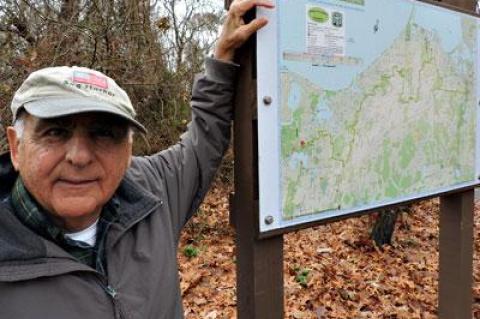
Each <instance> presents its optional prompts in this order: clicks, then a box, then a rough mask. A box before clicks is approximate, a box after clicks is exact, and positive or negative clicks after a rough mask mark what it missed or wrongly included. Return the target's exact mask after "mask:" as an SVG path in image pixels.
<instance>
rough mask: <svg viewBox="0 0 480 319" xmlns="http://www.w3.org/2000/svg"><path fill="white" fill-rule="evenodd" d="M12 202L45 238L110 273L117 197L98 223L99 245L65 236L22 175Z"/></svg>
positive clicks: (15, 186) (30, 226)
mask: <svg viewBox="0 0 480 319" xmlns="http://www.w3.org/2000/svg"><path fill="white" fill-rule="evenodd" d="M11 202H12V206H13V209H14V212H15V214H16V216H17V217H18V219H20V221H21V222H22V223H23V224H24V225H26V226H27V227H28V228H30V229H31V230H33V231H34V232H35V233H37V234H38V235H40V236H42V237H43V238H45V239H47V240H50V241H53V242H54V243H56V244H57V245H59V246H60V247H62V248H63V249H65V250H66V251H67V252H68V253H70V254H71V255H72V256H73V257H75V258H76V259H77V260H78V261H80V262H81V263H83V264H86V265H88V266H90V267H92V268H94V269H95V270H97V271H98V272H100V273H102V274H106V260H105V242H106V237H107V236H106V235H107V232H108V229H109V228H110V225H111V224H112V223H113V222H115V221H116V220H117V217H118V206H119V201H118V199H116V198H115V197H113V198H112V199H111V200H110V201H109V202H108V203H107V204H106V205H105V206H104V208H103V210H102V213H101V215H100V218H99V221H98V224H97V236H96V243H95V246H93V247H92V246H90V245H88V244H86V243H84V242H81V241H76V240H73V239H70V238H67V237H65V232H64V231H63V230H62V229H61V228H59V227H57V226H56V225H55V224H54V223H53V221H52V219H51V218H50V217H49V215H48V213H47V212H46V211H45V210H44V209H43V208H42V207H41V206H40V205H38V204H37V202H36V201H35V199H34V198H33V197H32V196H31V195H30V193H29V192H28V190H27V189H26V188H25V185H24V183H23V180H22V178H21V177H20V176H19V177H18V178H17V180H16V182H15V185H14V186H13V189H12V193H11Z"/></svg>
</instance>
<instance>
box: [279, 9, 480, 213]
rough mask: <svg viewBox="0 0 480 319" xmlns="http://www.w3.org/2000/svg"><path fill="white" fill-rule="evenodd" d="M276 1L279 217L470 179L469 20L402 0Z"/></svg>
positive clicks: (472, 73) (472, 42) (472, 36)
mask: <svg viewBox="0 0 480 319" xmlns="http://www.w3.org/2000/svg"><path fill="white" fill-rule="evenodd" d="M277 8H278V13H277V14H278V19H279V20H278V21H281V24H279V34H280V35H281V36H279V38H278V39H279V40H278V41H279V42H278V44H279V51H278V55H279V56H278V63H279V65H278V68H279V78H278V81H279V83H278V87H279V96H278V98H279V100H280V101H279V105H278V107H279V117H278V126H279V127H278V134H279V136H280V138H279V140H280V142H279V143H280V145H279V152H280V157H279V168H278V169H279V170H280V173H279V178H280V181H279V185H280V187H279V192H280V196H279V198H280V201H281V202H280V209H281V212H282V213H281V214H282V218H283V219H285V220H290V219H295V218H297V217H299V216H303V215H312V214H321V213H323V212H331V211H349V210H356V209H361V208H363V207H369V206H372V205H373V206H375V205H378V206H381V205H382V204H383V203H387V202H391V201H401V200H402V199H406V198H415V197H421V196H425V195H426V194H431V193H435V192H438V191H441V190H445V189H449V188H455V187H458V186H460V185H465V184H468V183H472V182H474V181H475V180H476V174H477V173H476V136H477V131H476V128H477V85H478V84H477V79H476V77H477V75H476V74H477V72H476V68H477V65H476V58H477V56H478V52H477V33H478V26H477V21H476V19H474V18H473V17H470V16H467V15H464V14H459V13H455V12H450V11H447V10H445V9H439V8H436V7H434V6H431V5H426V4H421V3H419V2H413V1H408V0H397V1H392V0H390V1H385V0H332V1H328V0H326V1H305V0H283V1H278V4H277Z"/></svg>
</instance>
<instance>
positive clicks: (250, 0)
mask: <svg viewBox="0 0 480 319" xmlns="http://www.w3.org/2000/svg"><path fill="white" fill-rule="evenodd" d="M256 6H257V7H265V8H273V7H274V4H273V2H272V1H270V0H235V1H234V2H233V3H232V5H231V6H230V11H232V13H234V14H235V15H238V16H243V15H244V14H245V13H246V12H247V11H248V10H250V9H252V8H253V7H256Z"/></svg>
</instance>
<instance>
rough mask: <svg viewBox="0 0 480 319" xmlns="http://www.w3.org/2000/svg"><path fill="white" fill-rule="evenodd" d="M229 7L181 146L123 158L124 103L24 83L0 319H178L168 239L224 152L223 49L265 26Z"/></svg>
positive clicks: (227, 115)
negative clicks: (247, 22)
mask: <svg viewBox="0 0 480 319" xmlns="http://www.w3.org/2000/svg"><path fill="white" fill-rule="evenodd" d="M254 6H263V7H272V4H271V2H269V1H266V0H236V1H234V2H233V4H232V6H231V9H230V11H229V13H228V16H227V19H226V22H225V25H224V28H223V31H222V34H221V36H220V39H219V41H218V42H217V46H216V50H215V58H210V59H207V61H206V71H205V75H204V76H203V77H201V78H199V79H198V80H197V82H196V83H195V85H194V89H193V96H192V102H191V106H192V122H191V123H190V124H189V127H188V131H187V132H186V133H185V134H184V135H182V138H181V141H180V142H179V143H178V144H177V145H174V146H173V147H171V148H169V149H167V150H165V151H162V152H160V153H158V154H155V155H152V156H148V157H141V158H140V157H133V158H132V155H131V153H132V134H133V132H134V131H135V130H137V131H140V132H144V131H145V129H144V127H143V126H142V124H140V123H139V122H137V121H136V120H135V118H134V116H135V111H134V109H133V107H132V105H131V103H130V100H129V98H128V96H127V95H126V93H125V92H124V91H123V90H122V89H121V88H120V87H119V86H117V84H116V83H115V82H114V81H113V80H112V79H110V78H108V77H106V76H105V75H103V74H101V73H99V72H95V71H93V70H89V69H85V68H79V67H72V68H70V67H56V68H47V69H42V70H39V71H36V72H34V73H32V74H31V75H30V76H29V77H28V78H27V79H26V80H25V82H24V83H23V84H22V86H21V87H20V88H19V90H18V91H17V92H16V93H15V96H14V99H13V102H12V104H11V110H12V113H13V116H14V125H13V126H12V127H9V128H8V130H7V137H8V142H9V146H10V152H9V154H7V156H2V157H1V158H0V212H1V213H0V318H14V319H24V318H25V319H30V318H45V319H47V318H48V319H56V318H58V319H60V318H61V319H66V318H68V319H77V318H78V319H85V318H92V319H93V318H95V319H102V318H125V319H127V318H131V319H133V318H142V319H144V318H152V319H153V318H155V319H160V318H164V319H175V318H182V317H183V313H182V306H181V297H180V292H179V280H178V273H177V264H176V249H177V243H178V239H179V234H180V231H181V229H182V227H183V225H184V224H185V223H186V222H187V221H188V219H189V218H190V217H191V216H192V214H193V213H194V212H195V210H196V209H197V208H198V206H199V204H200V202H201V200H202V199H203V197H204V195H205V193H206V191H207V189H208V187H209V184H210V181H211V180H212V177H213V174H214V173H215V171H216V169H217V167H218V165H219V163H220V161H221V157H222V155H223V153H224V151H225V149H226V147H227V145H228V142H229V132H230V121H231V114H232V105H231V104H232V95H233V79H234V77H235V72H236V66H235V65H234V64H232V63H229V61H231V60H232V58H233V55H234V51H235V49H236V48H237V47H238V46H240V45H241V44H242V43H243V42H244V41H245V40H246V39H247V38H248V37H249V36H250V35H251V34H252V33H254V32H255V31H256V30H258V29H259V28H261V27H262V26H264V25H265V24H266V23H267V21H266V20H265V19H263V18H259V19H256V20H254V21H252V22H251V23H249V24H244V23H243V20H242V16H243V14H244V13H245V12H246V11H247V10H249V9H251V8H253V7H254Z"/></svg>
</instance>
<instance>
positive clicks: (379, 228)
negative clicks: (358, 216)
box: [371, 208, 401, 247]
mask: <svg viewBox="0 0 480 319" xmlns="http://www.w3.org/2000/svg"><path fill="white" fill-rule="evenodd" d="M400 212H401V210H400V209H399V208H394V209H386V210H384V211H382V212H380V213H379V214H378V218H377V220H376V221H375V224H374V225H373V228H372V232H371V237H372V239H373V240H374V241H375V243H376V244H377V246H379V247H381V246H383V245H391V244H392V237H393V232H394V230H395V222H396V221H397V218H398V215H399V213H400Z"/></svg>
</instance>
